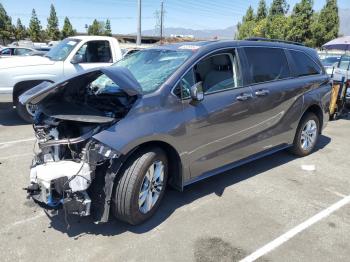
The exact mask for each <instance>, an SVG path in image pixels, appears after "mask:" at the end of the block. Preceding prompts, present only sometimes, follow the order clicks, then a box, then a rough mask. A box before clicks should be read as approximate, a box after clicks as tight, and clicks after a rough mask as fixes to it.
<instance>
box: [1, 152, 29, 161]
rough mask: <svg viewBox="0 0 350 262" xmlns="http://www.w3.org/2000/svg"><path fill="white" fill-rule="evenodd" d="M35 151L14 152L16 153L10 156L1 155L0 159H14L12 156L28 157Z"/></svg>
mask: <svg viewBox="0 0 350 262" xmlns="http://www.w3.org/2000/svg"><path fill="white" fill-rule="evenodd" d="M33 154H34V153H26V154H14V155H10V156H4V157H2V156H0V160H8V159H12V158H19V157H27V156H33Z"/></svg>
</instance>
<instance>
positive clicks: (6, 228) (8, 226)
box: [0, 212, 46, 234]
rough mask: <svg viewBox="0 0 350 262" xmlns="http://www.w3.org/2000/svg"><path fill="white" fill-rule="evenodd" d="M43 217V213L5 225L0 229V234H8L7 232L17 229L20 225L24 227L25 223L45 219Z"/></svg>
mask: <svg viewBox="0 0 350 262" xmlns="http://www.w3.org/2000/svg"><path fill="white" fill-rule="evenodd" d="M45 216H46V214H45V213H44V212H40V213H39V214H37V215H36V216H33V217H29V218H25V219H22V220H19V221H15V222H13V223H12V224H10V225H7V226H5V227H4V228H2V229H0V234H3V233H5V232H8V231H9V230H11V229H13V228H14V227H17V226H20V225H24V224H26V223H29V222H32V221H34V220H37V219H40V218H42V217H45Z"/></svg>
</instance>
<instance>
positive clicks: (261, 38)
mask: <svg viewBox="0 0 350 262" xmlns="http://www.w3.org/2000/svg"><path fill="white" fill-rule="evenodd" d="M244 40H246V41H265V42H277V43H286V44H292V45H301V46H304V44H302V43H298V42H293V41H287V40H280V39H269V38H264V37H250V38H246V39H244Z"/></svg>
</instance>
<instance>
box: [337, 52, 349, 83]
mask: <svg viewBox="0 0 350 262" xmlns="http://www.w3.org/2000/svg"><path fill="white" fill-rule="evenodd" d="M343 78H344V80H345V81H346V82H348V81H349V82H350V55H342V56H341V58H340V60H339V62H338V64H337V65H336V67H335V69H334V73H333V79H334V80H335V81H342V79H343Z"/></svg>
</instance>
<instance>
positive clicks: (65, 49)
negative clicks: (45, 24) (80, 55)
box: [45, 38, 80, 61]
mask: <svg viewBox="0 0 350 262" xmlns="http://www.w3.org/2000/svg"><path fill="white" fill-rule="evenodd" d="M79 42H80V40H78V39H72V38H66V39H64V40H62V41H61V42H60V43H59V44H58V45H56V46H54V47H53V48H52V49H51V50H50V51H49V52H47V53H46V54H45V57H48V58H50V59H51V60H54V61H63V60H64V59H66V58H67V56H68V55H69V54H70V52H72V50H73V48H74V47H75V46H76V45H77V44H78V43H79Z"/></svg>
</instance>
